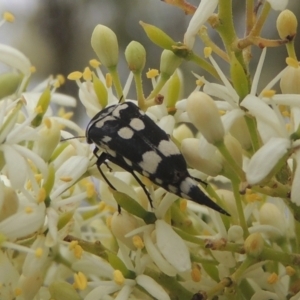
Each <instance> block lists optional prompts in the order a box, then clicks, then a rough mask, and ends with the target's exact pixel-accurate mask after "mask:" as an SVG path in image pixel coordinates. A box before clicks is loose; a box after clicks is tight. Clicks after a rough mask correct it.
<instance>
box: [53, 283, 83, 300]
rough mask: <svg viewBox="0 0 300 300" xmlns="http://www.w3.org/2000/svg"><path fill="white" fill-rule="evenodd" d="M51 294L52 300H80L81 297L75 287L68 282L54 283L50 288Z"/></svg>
mask: <svg viewBox="0 0 300 300" xmlns="http://www.w3.org/2000/svg"><path fill="white" fill-rule="evenodd" d="M49 292H50V295H51V298H52V299H64V300H80V299H81V297H80V296H79V294H78V293H77V292H76V290H75V289H74V287H73V286H72V285H71V284H70V283H68V282H66V281H62V282H54V283H52V284H51V285H50V286H49Z"/></svg>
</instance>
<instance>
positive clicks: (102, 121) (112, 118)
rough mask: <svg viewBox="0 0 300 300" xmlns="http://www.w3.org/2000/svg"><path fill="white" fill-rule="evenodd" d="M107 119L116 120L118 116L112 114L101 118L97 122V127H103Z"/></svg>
mask: <svg viewBox="0 0 300 300" xmlns="http://www.w3.org/2000/svg"><path fill="white" fill-rule="evenodd" d="M107 121H116V118H114V117H112V116H107V117H105V118H103V119H100V120H99V121H97V122H95V127H97V128H101V127H103V125H104V123H105V122H107Z"/></svg>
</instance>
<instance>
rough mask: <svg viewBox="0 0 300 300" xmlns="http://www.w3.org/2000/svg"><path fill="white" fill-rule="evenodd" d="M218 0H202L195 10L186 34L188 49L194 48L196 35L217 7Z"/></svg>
mask: <svg viewBox="0 0 300 300" xmlns="http://www.w3.org/2000/svg"><path fill="white" fill-rule="evenodd" d="M217 5H218V0H202V1H201V2H200V4H199V6H198V8H197V10H196V11H195V13H194V15H193V17H192V19H191V20H190V23H189V26H188V28H187V30H186V33H185V35H184V44H185V45H186V46H187V47H188V49H193V46H194V43H195V37H196V35H197V33H198V31H199V30H200V28H201V26H202V25H204V23H205V22H206V21H207V19H208V18H209V17H210V16H211V15H212V14H213V12H214V11H215V9H216V8H217Z"/></svg>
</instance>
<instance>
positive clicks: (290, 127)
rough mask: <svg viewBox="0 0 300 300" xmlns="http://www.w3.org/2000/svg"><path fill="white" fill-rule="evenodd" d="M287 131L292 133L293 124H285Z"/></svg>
mask: <svg viewBox="0 0 300 300" xmlns="http://www.w3.org/2000/svg"><path fill="white" fill-rule="evenodd" d="M285 129H286V131H287V132H290V131H291V129H292V125H291V123H287V124H285Z"/></svg>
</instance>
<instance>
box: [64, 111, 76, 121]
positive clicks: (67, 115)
mask: <svg viewBox="0 0 300 300" xmlns="http://www.w3.org/2000/svg"><path fill="white" fill-rule="evenodd" d="M73 115H74V113H73V112H72V111H69V112H66V113H64V114H63V115H62V118H64V119H66V120H70V119H71V118H72V117H73Z"/></svg>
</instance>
